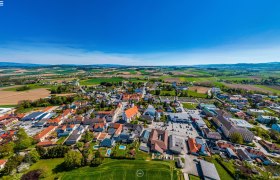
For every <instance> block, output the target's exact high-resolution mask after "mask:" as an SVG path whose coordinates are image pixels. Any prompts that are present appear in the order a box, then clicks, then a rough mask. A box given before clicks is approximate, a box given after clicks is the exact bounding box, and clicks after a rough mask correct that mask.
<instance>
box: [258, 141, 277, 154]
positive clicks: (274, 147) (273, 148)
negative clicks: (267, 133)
mask: <svg viewBox="0 0 280 180" xmlns="http://www.w3.org/2000/svg"><path fill="white" fill-rule="evenodd" d="M259 143H260V144H261V145H262V146H263V147H264V148H265V149H266V150H268V151H269V152H274V153H280V146H278V145H277V144H275V143H270V142H267V141H265V140H260V141H259Z"/></svg>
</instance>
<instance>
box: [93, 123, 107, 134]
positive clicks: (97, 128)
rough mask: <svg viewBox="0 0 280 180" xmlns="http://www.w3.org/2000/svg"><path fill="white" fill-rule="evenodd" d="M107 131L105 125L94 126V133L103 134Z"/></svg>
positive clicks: (96, 124) (97, 124)
mask: <svg viewBox="0 0 280 180" xmlns="http://www.w3.org/2000/svg"><path fill="white" fill-rule="evenodd" d="M105 129H106V124H105V123H95V124H94V125H93V129H92V130H93V131H94V132H103V131H105Z"/></svg>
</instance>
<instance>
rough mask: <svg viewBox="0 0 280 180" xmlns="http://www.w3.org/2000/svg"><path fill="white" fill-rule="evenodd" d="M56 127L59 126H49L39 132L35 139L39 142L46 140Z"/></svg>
mask: <svg viewBox="0 0 280 180" xmlns="http://www.w3.org/2000/svg"><path fill="white" fill-rule="evenodd" d="M56 128H57V126H49V127H47V128H45V129H44V130H42V131H41V132H40V133H39V134H37V135H36V136H35V138H34V139H35V140H37V141H39V142H41V141H44V140H45V139H46V138H47V137H48V136H49V135H50V134H51V133H52V132H54V131H55V129H56Z"/></svg>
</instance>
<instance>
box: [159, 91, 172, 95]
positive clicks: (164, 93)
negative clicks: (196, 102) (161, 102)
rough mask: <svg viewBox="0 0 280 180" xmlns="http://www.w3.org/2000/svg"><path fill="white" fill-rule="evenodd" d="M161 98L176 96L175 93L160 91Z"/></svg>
mask: <svg viewBox="0 0 280 180" xmlns="http://www.w3.org/2000/svg"><path fill="white" fill-rule="evenodd" d="M160 96H175V91H174V90H173V91H163V90H162V91H160Z"/></svg>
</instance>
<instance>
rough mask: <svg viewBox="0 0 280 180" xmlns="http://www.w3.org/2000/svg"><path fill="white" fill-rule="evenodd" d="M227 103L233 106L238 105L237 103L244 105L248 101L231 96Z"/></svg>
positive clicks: (238, 96)
mask: <svg viewBox="0 0 280 180" xmlns="http://www.w3.org/2000/svg"><path fill="white" fill-rule="evenodd" d="M229 102H231V103H233V104H239V103H242V104H246V103H248V100H247V98H244V97H242V96H240V95H233V96H232V97H230V98H229Z"/></svg>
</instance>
